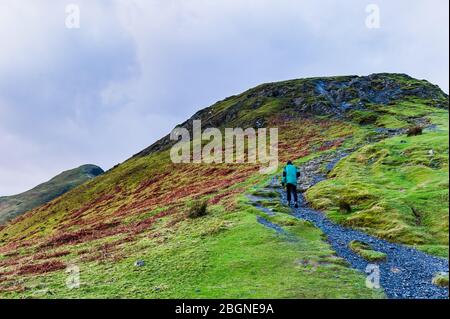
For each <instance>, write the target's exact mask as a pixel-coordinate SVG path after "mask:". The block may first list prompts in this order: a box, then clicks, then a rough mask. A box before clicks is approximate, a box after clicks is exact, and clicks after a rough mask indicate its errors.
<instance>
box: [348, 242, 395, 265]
mask: <svg viewBox="0 0 450 319" xmlns="http://www.w3.org/2000/svg"><path fill="white" fill-rule="evenodd" d="M348 247H349V248H350V249H351V250H352V251H354V252H355V253H357V254H358V255H360V256H361V257H362V258H364V259H365V260H367V261H372V262H377V261H385V260H386V258H387V255H386V254H385V253H382V252H380V251H375V250H372V249H371V248H370V246H369V245H367V244H366V243H362V242H359V241H356V240H352V241H351V242H350V243H349V244H348Z"/></svg>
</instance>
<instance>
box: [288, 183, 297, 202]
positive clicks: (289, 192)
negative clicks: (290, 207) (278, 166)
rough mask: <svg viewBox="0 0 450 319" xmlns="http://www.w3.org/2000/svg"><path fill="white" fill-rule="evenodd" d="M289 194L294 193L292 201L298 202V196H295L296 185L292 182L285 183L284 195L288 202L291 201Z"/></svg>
mask: <svg viewBox="0 0 450 319" xmlns="http://www.w3.org/2000/svg"><path fill="white" fill-rule="evenodd" d="M291 194H293V195H294V201H295V202H296V203H297V202H298V197H297V185H294V184H286V195H287V201H288V202H289V203H290V202H291Z"/></svg>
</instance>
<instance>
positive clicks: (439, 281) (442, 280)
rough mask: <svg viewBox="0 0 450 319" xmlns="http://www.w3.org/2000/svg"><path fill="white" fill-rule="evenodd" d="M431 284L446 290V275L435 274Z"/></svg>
mask: <svg viewBox="0 0 450 319" xmlns="http://www.w3.org/2000/svg"><path fill="white" fill-rule="evenodd" d="M433 284H434V285H436V286H440V287H447V288H448V273H446V274H437V275H436V276H435V277H434V278H433Z"/></svg>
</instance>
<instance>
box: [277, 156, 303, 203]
mask: <svg viewBox="0 0 450 319" xmlns="http://www.w3.org/2000/svg"><path fill="white" fill-rule="evenodd" d="M299 176H300V172H299V171H298V169H297V167H295V166H294V165H293V164H292V162H291V161H288V162H287V165H286V166H285V167H284V169H283V179H282V181H281V183H282V185H283V187H285V186H286V195H287V201H288V204H289V205H291V194H292V195H293V196H294V201H295V208H297V207H298V196H297V178H299Z"/></svg>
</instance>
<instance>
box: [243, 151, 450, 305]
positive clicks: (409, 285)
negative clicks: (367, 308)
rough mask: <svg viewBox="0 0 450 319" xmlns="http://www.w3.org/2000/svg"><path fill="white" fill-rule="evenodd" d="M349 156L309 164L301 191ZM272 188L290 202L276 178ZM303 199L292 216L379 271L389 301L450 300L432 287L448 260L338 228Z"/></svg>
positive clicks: (358, 265)
mask: <svg viewBox="0 0 450 319" xmlns="http://www.w3.org/2000/svg"><path fill="white" fill-rule="evenodd" d="M345 156H346V153H345V152H340V151H338V152H336V153H334V154H329V155H326V156H322V157H319V158H316V159H314V160H312V161H310V162H308V163H306V164H305V165H304V166H302V167H301V172H302V176H301V178H300V181H299V185H300V188H301V189H303V190H306V189H307V188H309V187H311V186H312V185H314V184H315V183H317V182H319V181H321V180H323V179H324V178H325V176H326V171H325V172H321V171H320V170H321V167H323V166H324V165H325V166H326V170H327V171H328V170H331V169H332V168H333V167H334V165H336V163H337V162H338V161H339V160H340V159H341V158H343V157H345ZM269 187H271V188H275V189H278V192H279V193H280V195H281V198H282V201H283V202H285V201H286V200H285V194H284V191H282V190H281V188H280V187H279V185H278V179H276V178H274V179H273V181H272V183H271V185H269ZM299 196H300V197H299V201H300V203H299V204H300V205H299V208H292V214H293V215H294V216H295V217H297V218H300V219H303V220H307V221H310V222H311V223H313V224H314V225H315V226H316V227H318V228H320V229H321V230H322V232H323V233H324V234H325V235H326V236H327V238H328V242H329V243H330V245H331V246H332V248H333V250H335V252H336V254H337V256H339V257H341V258H343V259H345V260H346V261H347V262H348V263H349V264H350V265H351V266H352V267H353V268H355V269H358V270H360V271H362V272H366V271H368V270H369V269H368V268H367V267H368V266H369V267H371V270H370V271H371V273H372V274H373V273H374V271H375V272H377V271H379V274H380V277H379V278H380V284H381V287H382V288H383V289H384V291H385V293H386V295H387V297H388V298H393V299H448V288H441V287H437V286H435V285H433V284H432V278H433V277H434V275H435V274H436V273H439V272H446V273H448V260H446V259H443V258H438V257H434V256H430V255H427V254H425V253H423V252H420V251H418V250H416V249H413V248H410V247H406V246H403V245H399V244H394V243H390V242H387V241H385V240H382V239H379V238H376V237H373V236H370V235H368V234H365V233H363V232H360V231H357V230H354V229H350V228H346V227H343V226H341V225H338V224H335V223H333V222H332V221H330V220H329V219H328V218H327V217H326V216H325V214H323V213H322V212H319V211H316V210H314V209H311V208H310V207H309V206H308V204H307V203H306V201H305V200H304V198H303V196H302V195H301V194H299ZM258 199H261V198H257V197H255V196H253V197H250V200H251V201H254V202H255V201H256V200H258ZM274 200H275V199H274ZM256 206H257V207H258V208H259V209H261V210H263V211H265V212H266V213H268V212H267V208H265V209H263V208H261V207H260V206H258V205H256ZM258 221H259V222H260V223H261V224H263V225H265V226H267V227H269V228H271V229H274V230H275V231H277V232H284V230H283V229H282V228H281V227H279V226H278V225H274V224H273V223H270V222H268V221H267V220H265V219H263V218H259V219H258ZM352 240H358V241H361V242H364V243H366V244H368V245H370V246H371V247H372V249H373V250H376V251H380V252H383V253H385V254H386V255H387V260H386V261H385V262H378V263H376V264H371V263H368V262H367V261H366V260H364V259H363V258H361V257H360V256H359V255H357V254H356V253H354V252H353V251H352V250H350V249H349V248H348V244H349V243H350V242H351V241H352ZM374 266H375V268H374ZM374 269H375V270H374Z"/></svg>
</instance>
